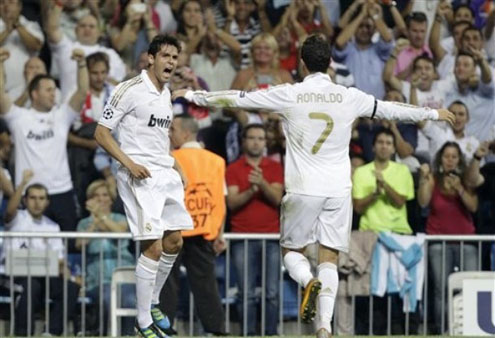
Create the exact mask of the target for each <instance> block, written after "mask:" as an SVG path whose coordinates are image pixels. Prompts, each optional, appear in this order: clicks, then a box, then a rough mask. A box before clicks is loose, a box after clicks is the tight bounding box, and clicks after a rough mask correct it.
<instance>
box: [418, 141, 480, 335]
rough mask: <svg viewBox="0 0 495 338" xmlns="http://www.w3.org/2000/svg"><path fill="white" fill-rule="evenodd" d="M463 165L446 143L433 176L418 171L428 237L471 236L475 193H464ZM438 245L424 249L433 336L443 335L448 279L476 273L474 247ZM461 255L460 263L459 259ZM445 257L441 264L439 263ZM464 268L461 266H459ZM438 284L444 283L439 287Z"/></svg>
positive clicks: (451, 145)
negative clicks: (430, 284) (457, 274)
mask: <svg viewBox="0 0 495 338" xmlns="http://www.w3.org/2000/svg"><path fill="white" fill-rule="evenodd" d="M465 169H466V164H465V161H464V157H463V154H462V151H461V149H460V147H459V145H458V144H457V143H455V142H446V143H445V144H444V145H443V147H442V148H441V149H440V150H439V151H438V153H437V154H436V156H435V162H434V164H433V170H434V171H433V172H432V171H431V169H430V166H429V165H428V164H423V166H422V167H421V171H420V181H419V189H418V203H419V205H420V206H422V207H427V206H429V207H430V214H429V215H428V220H427V223H426V233H427V234H429V235H472V234H474V233H475V227H474V223H473V219H472V217H471V213H474V212H475V211H476V210H477V208H478V197H477V195H476V193H475V192H474V191H472V190H470V189H468V188H467V187H466V185H465V183H464V182H463V180H462V177H463V175H464V171H465ZM442 246H443V244H442V243H432V244H430V245H429V247H428V257H429V260H428V262H429V266H430V273H431V274H432V277H433V295H434V319H435V321H434V322H435V323H436V326H437V330H436V332H437V333H439V334H442V333H443V332H444V331H442V329H444V327H445V326H444V325H443V324H444V323H445V312H444V313H442V309H444V310H445V309H446V308H447V306H445V304H442V299H445V298H444V297H443V296H442V294H445V292H446V290H447V283H446V282H445V281H447V280H448V276H449V275H450V274H451V273H452V272H454V271H455V267H458V268H459V269H460V270H461V271H466V270H467V271H475V270H477V267H478V265H477V261H478V259H477V258H478V254H477V248H476V246H475V245H471V244H464V245H463V246H462V247H463V252H461V251H460V247H461V245H460V244H457V243H447V244H446V245H445V252H443V249H442ZM461 255H463V259H461ZM443 257H445V260H444V259H443ZM461 261H462V262H463V263H464V265H463V266H461V264H460V262H461ZM442 280H443V281H444V283H442Z"/></svg>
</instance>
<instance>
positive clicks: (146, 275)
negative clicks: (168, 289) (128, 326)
mask: <svg viewBox="0 0 495 338" xmlns="http://www.w3.org/2000/svg"><path fill="white" fill-rule="evenodd" d="M158 265H159V263H158V262H157V261H154V260H153V259H151V258H148V257H146V256H145V255H143V254H141V256H139V259H138V261H137V264H136V300H137V310H138V315H137V321H138V325H139V327H140V328H146V327H148V326H150V325H151V324H152V323H153V319H152V318H151V311H150V309H151V295H152V293H153V287H154V286H155V280H156V275H157V272H158Z"/></svg>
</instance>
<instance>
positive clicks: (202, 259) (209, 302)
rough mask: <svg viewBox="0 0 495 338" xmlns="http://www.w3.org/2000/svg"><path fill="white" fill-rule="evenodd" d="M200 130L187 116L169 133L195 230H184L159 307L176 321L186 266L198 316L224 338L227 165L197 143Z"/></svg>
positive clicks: (176, 120) (209, 330)
mask: <svg viewBox="0 0 495 338" xmlns="http://www.w3.org/2000/svg"><path fill="white" fill-rule="evenodd" d="M198 130H199V127H198V124H197V122H196V120H195V119H194V118H193V117H191V116H189V115H187V114H180V115H177V116H175V117H174V119H173V121H172V127H171V129H170V139H171V141H172V146H173V147H174V149H175V150H174V151H173V152H172V155H173V156H174V158H175V160H176V161H177V162H178V163H179V164H180V166H181V167H182V170H183V172H184V175H185V176H186V178H187V186H186V188H185V190H186V191H185V194H184V195H185V204H186V208H187V210H188V212H189V213H190V215H191V218H192V219H193V222H194V229H193V230H187V231H182V237H183V240H184V244H183V246H182V251H181V252H180V254H179V257H177V260H176V263H175V264H174V267H173V268H172V271H171V273H170V276H169V278H168V279H167V282H166V283H165V286H164V288H163V290H162V293H161V295H160V296H161V299H162V301H160V306H162V307H163V308H162V310H163V311H164V312H165V313H166V314H167V316H168V317H169V319H170V321H173V319H174V317H175V313H176V309H177V301H178V295H179V286H180V281H179V277H180V265H181V264H184V266H185V267H186V269H187V279H188V281H189V287H190V289H191V291H192V293H193V295H194V303H195V304H194V305H195V308H196V313H197V314H198V317H199V319H200V320H201V324H202V325H203V328H204V330H205V331H206V332H207V333H211V334H214V335H225V317H224V313H223V307H222V303H221V300H220V294H219V292H218V286H217V281H216V276H215V257H216V255H217V254H219V253H221V252H222V251H223V250H225V241H224V239H223V226H224V222H225V215H226V210H227V209H226V205H225V195H226V194H227V189H226V185H225V161H224V160H223V158H222V157H220V156H218V155H216V154H214V153H212V152H211V151H208V150H206V149H203V147H202V146H201V144H200V143H199V142H197V141H196V138H197V134H198Z"/></svg>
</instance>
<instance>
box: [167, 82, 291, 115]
mask: <svg viewBox="0 0 495 338" xmlns="http://www.w3.org/2000/svg"><path fill="white" fill-rule="evenodd" d="M289 87H290V85H287V84H285V85H279V86H275V87H272V88H269V89H263V90H256V91H252V92H244V91H239V90H225V91H217V92H205V91H191V90H186V89H181V90H176V91H174V92H173V93H172V99H174V100H175V99H177V98H178V97H184V98H186V100H188V101H189V102H193V103H194V104H196V105H198V106H209V107H218V108H245V109H264V110H283V109H284V108H286V107H290V106H293V104H294V102H293V100H292V99H291V98H290V95H289Z"/></svg>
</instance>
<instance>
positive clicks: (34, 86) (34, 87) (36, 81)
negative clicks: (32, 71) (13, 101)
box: [28, 74, 55, 99]
mask: <svg viewBox="0 0 495 338" xmlns="http://www.w3.org/2000/svg"><path fill="white" fill-rule="evenodd" d="M43 80H52V81H53V82H55V79H54V78H53V77H51V76H50V75H48V74H39V75H36V76H35V77H34V78H33V79H32V80H31V82H29V85H28V93H29V98H30V99H32V98H33V97H32V95H31V93H32V92H33V91H34V90H37V89H38V87H39V86H40V82H41V81H43Z"/></svg>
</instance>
